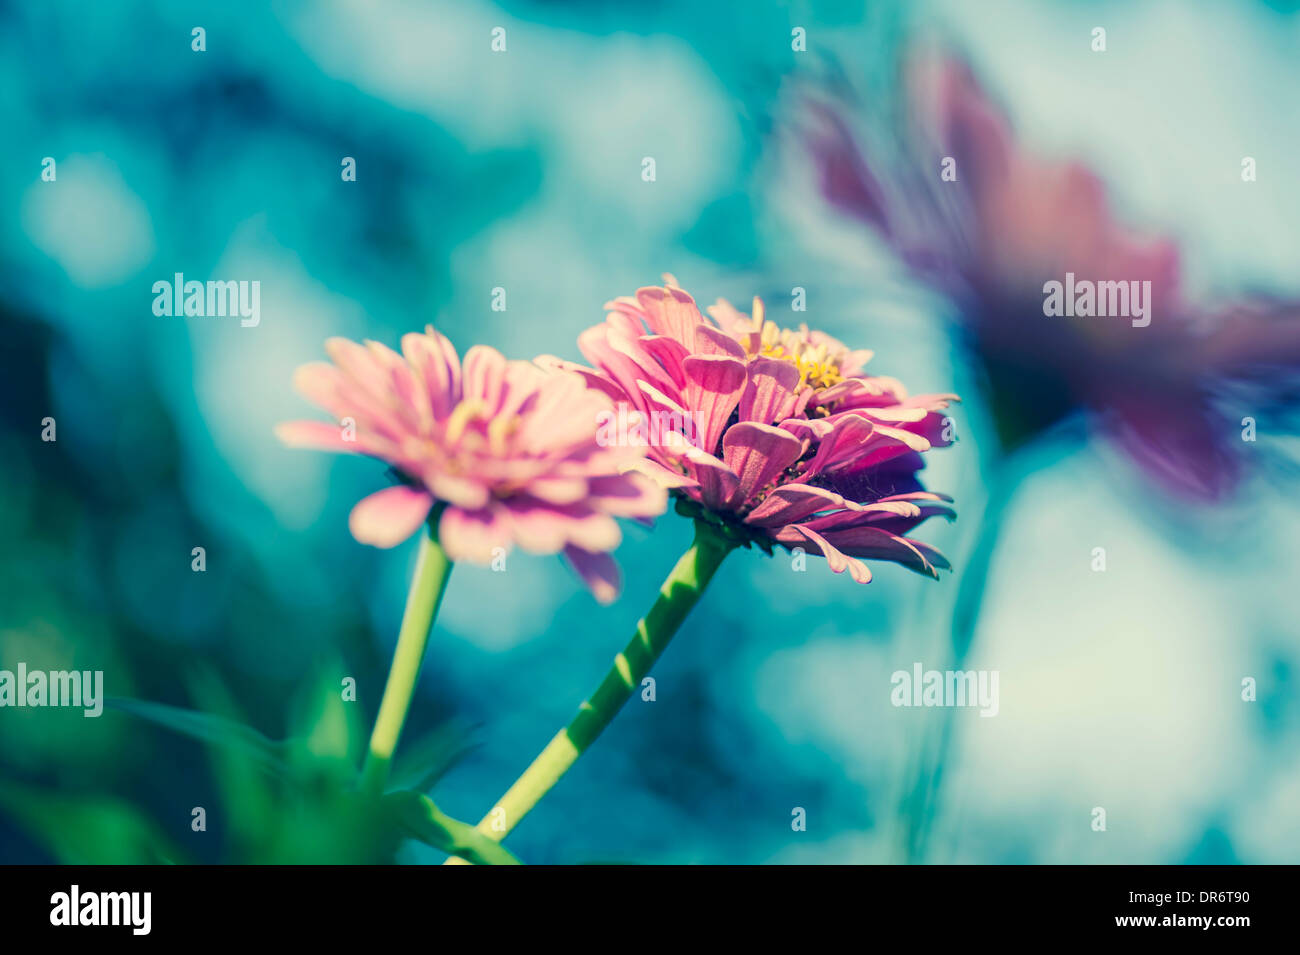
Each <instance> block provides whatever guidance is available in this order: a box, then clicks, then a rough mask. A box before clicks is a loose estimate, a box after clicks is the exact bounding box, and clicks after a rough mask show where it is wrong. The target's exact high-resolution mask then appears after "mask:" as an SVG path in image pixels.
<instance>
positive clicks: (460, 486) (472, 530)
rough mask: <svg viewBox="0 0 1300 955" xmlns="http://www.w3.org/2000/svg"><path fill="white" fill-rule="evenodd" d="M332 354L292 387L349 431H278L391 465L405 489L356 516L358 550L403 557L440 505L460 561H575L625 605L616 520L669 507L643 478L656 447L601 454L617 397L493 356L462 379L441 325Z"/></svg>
mask: <svg viewBox="0 0 1300 955" xmlns="http://www.w3.org/2000/svg"><path fill="white" fill-rule="evenodd" d="M325 349H326V351H327V352H328V353H329V356H330V358H331V359H333V363H332V364H331V363H329V362H315V363H312V364H309V365H305V366H303V367H302V368H300V369H299V370H298V372H297V374H296V376H295V378H294V383H295V385H296V386H297V388H298V390H299V391H301V392H302V393H303V394H304V395H305V396H306V397H307V398H308V399H310V400H311V401H313V402H314V403H315V404H317V405H319V406H321V407H322V408H324V409H325V410H326V411H328V412H329V413H330V414H332V415H333V416H334V418H335V419H336V420H337V421H339V422H340V423H341V425H342V426H340V425H334V424H327V423H325V422H320V421H297V422H291V423H288V424H283V425H280V426H279V427H278V428H277V429H276V433H277V434H278V435H279V437H280V439H281V440H283V441H284V442H285V443H286V444H288V445H291V446H293V447H310V448H319V449H323V450H327V451H341V452H347V453H359V454H365V455H369V456H370V457H374V458H378V459H380V460H381V461H386V462H388V463H389V464H390V465H392V467H393V469H394V470H395V471H396V472H397V475H398V477H399V479H400V481H401V483H399V484H397V485H396V486H394V487H390V488H386V489H385V490H382V491H379V492H377V493H375V494H372V495H370V496H369V497H367V498H365V499H364V500H362V501H361V502H360V503H358V504H357V505H356V507H355V508H354V509H353V511H352V515H351V518H350V520H349V522H348V523H349V526H350V527H351V529H352V534H353V536H354V537H356V539H357V540H359V541H361V542H362V543H365V544H372V545H374V546H376V547H393V546H395V545H397V544H399V543H401V542H402V541H403V540H405V539H406V538H408V537H409V536H410V535H411V534H413V533H415V532H416V530H418V529H419V527H420V526H421V525H422V524H423V523H424V522H425V520H426V519H427V518H428V517H429V514H430V511H431V510H433V509H434V506H435V504H439V505H440V511H439V513H438V516H437V521H438V540H439V543H440V544H441V546H442V547H443V549H444V550H445V551H446V552H447V555H448V557H450V558H451V559H452V560H467V561H471V562H474V563H479V564H485V563H488V562H490V561H491V560H492V558H493V557H494V556H495V554H494V552H497V553H504V552H506V551H508V550H509V549H510V547H511V546H512V545H515V544H518V545H519V546H520V547H521V548H523V549H524V550H525V551H527V552H529V553H534V554H554V553H557V552H563V554H564V556H565V557H566V558H567V559H568V561H569V562H570V564H572V566H573V567H574V569H575V570H576V571H577V572H578V573H579V575H581V577H582V579H583V581H584V582H585V583H586V584H587V586H588V587H589V588H590V589H591V591H592V593H593V594H594V595H595V596H596V598H597V599H598V600H600V601H601V602H609V601H610V600H613V599H614V597H615V596H617V594H618V589H619V575H618V567H617V565H616V564H615V563H614V560H613V558H612V557H610V556H609V554H608V553H607V552H608V551H610V550H612V549H613V548H615V547H616V546H618V543H619V541H620V539H621V536H622V535H621V531H620V530H619V527H618V523H617V522H616V521H615V518H616V517H631V518H637V519H641V520H648V519H650V518H653V517H654V516H656V515H658V514H660V513H661V512H662V511H663V509H664V507H665V506H666V503H667V495H666V494H665V492H664V491H663V490H662V489H661V488H659V487H658V486H657V485H655V484H654V483H653V482H652V481H650V480H648V479H647V478H645V477H644V476H642V475H640V474H637V473H635V472H634V471H632V469H633V468H634V467H635V466H636V465H637V464H638V463H639V462H640V461H641V460H643V458H644V455H645V449H644V448H637V447H614V446H611V447H601V446H600V445H599V444H598V443H597V441H596V426H597V420H598V418H599V417H600V415H601V413H602V412H608V411H609V410H610V409H611V408H612V404H611V402H610V401H609V399H608V398H607V397H606V396H605V395H603V394H602V393H600V392H599V391H594V390H591V389H589V388H587V387H586V385H585V384H584V382H583V380H582V378H581V377H580V376H578V375H574V374H571V373H567V372H565V371H563V370H560V369H557V368H554V367H552V368H549V369H546V368H542V367H541V366H539V365H537V364H532V363H529V362H523V361H507V360H506V359H505V358H504V357H502V355H501V353H500V352H498V351H496V350H495V349H492V348H487V347H484V346H481V345H477V346H475V347H473V348H471V349H470V350H469V351H468V352H466V353H465V362H464V366H463V367H462V365H461V361H460V359H459V357H458V356H457V355H456V350H455V349H454V348H453V347H452V344H451V342H449V341H448V340H447V339H446V338H444V337H443V336H442V335H440V334H438V332H436V331H434V329H433V328H432V327H431V326H430V327H429V328H427V329H426V331H425V333H424V334H417V333H412V334H408V335H405V336H403V337H402V354H400V355H399V354H397V353H396V352H394V351H393V350H392V349H390V348H387V347H386V346H384V345H381V344H379V343H378V342H366V343H365V344H364V345H359V344H357V343H355V342H351V341H348V340H347V339H343V338H331V339H330V340H329V341H327V342H326V343H325ZM497 548H501V550H500V551H496V549H497Z"/></svg>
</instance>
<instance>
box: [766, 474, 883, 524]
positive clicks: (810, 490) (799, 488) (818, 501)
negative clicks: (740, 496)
mask: <svg viewBox="0 0 1300 955" xmlns="http://www.w3.org/2000/svg"><path fill="white" fill-rule="evenodd" d="M844 507H850V508H855V509H856V508H857V507H858V505H856V504H854V503H853V502H852V501H846V500H845V499H844V498H842V497H841V496H840V495H838V494H836V493H835V492H834V491H828V490H826V489H825V488H820V487H812V486H810V485H807V484H784V485H782V486H781V487H778V488H775V489H774V490H773V491H772V493H771V494H769V495H768V496H767V497H765V498H764V499H763V503H761V504H759V505H758V507H756V508H754V509H753V510H752V511H750V512H749V515H748V516H747V517H746V518H745V523H746V524H753V525H754V526H756V527H780V526H782V525H783V524H793V523H794V522H795V521H801V520H803V519H804V518H806V517H808V516H809V515H811V514H816V513H817V512H818V511H829V510H833V509H837V508H844Z"/></svg>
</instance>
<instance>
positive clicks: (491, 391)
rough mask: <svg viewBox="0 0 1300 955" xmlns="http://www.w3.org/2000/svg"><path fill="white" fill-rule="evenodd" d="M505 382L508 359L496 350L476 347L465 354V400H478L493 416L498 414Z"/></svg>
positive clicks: (481, 346) (485, 346) (482, 346)
mask: <svg viewBox="0 0 1300 955" xmlns="http://www.w3.org/2000/svg"><path fill="white" fill-rule="evenodd" d="M505 380H506V359H505V356H504V355H502V354H501V353H500V352H499V351H497V350H496V349H495V348H489V347H488V346H487V345H475V346H474V347H473V348H471V349H470V350H469V351H467V352H466V353H465V371H464V385H463V388H464V397H465V398H478V399H479V400H480V401H482V402H483V403H484V404H486V405H487V407H488V410H489V412H490V413H491V414H496V413H497V411H499V410H500V408H501V401H502V397H503V394H504V385H505Z"/></svg>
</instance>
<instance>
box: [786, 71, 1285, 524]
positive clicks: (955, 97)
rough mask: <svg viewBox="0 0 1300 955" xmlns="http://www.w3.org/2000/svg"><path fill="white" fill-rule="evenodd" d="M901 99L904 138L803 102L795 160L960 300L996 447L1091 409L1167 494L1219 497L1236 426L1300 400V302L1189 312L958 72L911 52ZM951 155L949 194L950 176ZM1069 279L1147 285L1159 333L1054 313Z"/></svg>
mask: <svg viewBox="0 0 1300 955" xmlns="http://www.w3.org/2000/svg"><path fill="white" fill-rule="evenodd" d="M902 88H903V99H904V102H903V107H904V108H903V111H902V112H904V113H905V114H906V116H907V117H908V121H907V122H904V123H900V124H898V125H894V126H891V125H887V124H885V123H884V122H883V121H882V117H881V116H880V115H872V116H864V114H863V111H861V110H860V109H858V108H856V107H855V106H854V105H852V104H850V103H849V102H847V101H846V99H845V98H844V96H843V95H842V94H840V93H834V94H831V93H828V92H826V91H825V90H822V91H819V92H818V93H816V94H814V95H812V96H810V97H808V98H807V99H806V100H805V101H804V102H803V103H802V107H803V109H802V116H803V117H804V119H805V120H806V125H804V126H803V127H802V128H799V129H798V130H797V134H796V136H797V139H798V142H799V147H798V148H800V149H808V150H810V152H811V155H812V157H813V160H814V163H815V166H816V169H817V173H818V177H819V182H820V186H821V189H822V192H823V194H824V195H825V197H826V198H827V199H828V200H829V201H830V202H831V203H832V204H833V205H834V206H836V207H837V208H838V209H840V210H841V211H842V212H844V213H846V214H848V215H850V216H852V217H854V218H856V219H858V220H859V221H861V222H863V223H866V224H867V225H869V226H871V227H872V228H873V229H874V230H875V231H876V232H877V233H878V234H880V235H881V236H882V237H883V238H885V239H886V240H887V241H888V243H889V244H890V245H891V246H892V248H893V249H894V250H895V252H896V253H897V254H898V255H899V256H900V257H901V258H902V260H903V261H904V262H905V263H906V264H907V265H908V266H909V267H910V268H912V269H913V270H914V271H915V272H916V273H917V274H918V275H920V276H921V277H922V278H923V279H925V280H926V281H928V282H930V283H932V284H934V285H935V286H937V287H938V288H940V289H941V290H943V291H945V292H946V293H948V294H950V295H951V296H952V297H953V298H954V299H955V300H956V301H957V302H958V304H959V306H960V310H961V318H962V322H963V324H964V326H965V330H966V332H967V333H968V337H969V340H970V344H971V345H972V346H973V348H974V351H975V353H976V355H977V356H978V357H979V359H980V360H981V362H982V363H983V365H984V370H985V371H986V372H987V378H988V381H989V385H990V388H991V395H990V398H991V403H992V405H993V409H994V413H995V416H996V419H997V421H998V425H999V431H1000V434H1001V437H1002V439H1003V443H1004V445H1005V446H1006V447H1007V448H1008V449H1011V448H1014V447H1016V446H1018V445H1019V444H1021V443H1023V442H1025V441H1027V440H1030V439H1031V438H1033V437H1034V436H1035V435H1037V434H1039V433H1040V432H1042V431H1043V430H1045V429H1046V428H1048V427H1050V426H1051V425H1053V424H1055V423H1056V422H1058V421H1060V420H1062V419H1064V418H1065V417H1067V416H1068V415H1069V414H1070V413H1071V412H1073V411H1075V410H1077V409H1087V410H1088V411H1090V412H1092V418H1091V420H1092V422H1093V424H1094V425H1095V426H1097V427H1099V428H1101V429H1102V430H1104V431H1105V432H1107V433H1109V434H1110V435H1111V436H1113V437H1115V438H1117V439H1118V442H1119V443H1120V444H1121V445H1122V446H1123V447H1124V448H1126V449H1127V450H1128V452H1129V453H1130V454H1131V455H1132V456H1133V457H1135V458H1136V459H1137V460H1138V461H1139V462H1140V463H1141V464H1142V465H1144V466H1145V467H1146V468H1147V469H1148V470H1149V471H1151V472H1152V473H1154V474H1155V475H1156V476H1157V477H1159V478H1160V479H1162V480H1163V481H1164V483H1165V484H1167V485H1168V486H1170V487H1172V488H1174V489H1176V490H1179V491H1182V492H1184V493H1185V494H1188V495H1190V496H1194V497H1200V498H1205V499H1216V498H1219V497H1221V496H1223V495H1224V494H1225V493H1226V492H1228V491H1229V490H1230V489H1231V488H1232V487H1233V486H1234V485H1235V484H1236V483H1237V480H1238V478H1239V475H1240V471H1241V469H1242V463H1243V455H1242V452H1243V450H1244V448H1245V447H1246V445H1245V443H1244V442H1243V441H1242V440H1241V435H1240V424H1239V423H1238V422H1239V420H1240V418H1241V417H1242V416H1243V415H1255V414H1260V413H1265V412H1271V411H1274V410H1277V409H1279V408H1282V407H1286V406H1288V405H1290V404H1292V403H1294V402H1295V401H1296V399H1297V397H1300V394H1298V385H1300V303H1296V302H1279V301H1264V300H1260V301H1255V302H1245V303H1238V304H1231V305H1228V306H1224V307H1221V308H1218V309H1214V310H1209V309H1206V308H1204V307H1201V306H1198V305H1196V304H1193V303H1190V302H1188V301H1186V300H1185V298H1184V297H1183V294H1182V290H1181V288H1180V284H1179V255H1178V249H1177V247H1176V245H1175V244H1174V243H1173V242H1172V241H1171V240H1169V239H1167V238H1163V237H1148V236H1141V235H1138V234H1135V233H1133V232H1131V231H1129V230H1128V229H1126V228H1125V227H1124V226H1122V225H1121V224H1120V223H1119V222H1118V221H1117V220H1116V219H1115V218H1114V216H1113V214H1112V212H1111V210H1110V207H1109V205H1108V203H1107V200H1106V194H1105V189H1104V187H1103V185H1102V183H1101V182H1100V180H1099V179H1098V178H1097V177H1096V176H1095V175H1094V174H1093V173H1092V172H1090V171H1089V170H1088V169H1087V168H1085V167H1084V166H1082V165H1080V164H1078V163H1075V162H1051V161H1047V160H1044V159H1041V158H1039V157H1037V156H1035V155H1032V154H1030V153H1029V152H1027V151H1026V150H1024V149H1023V148H1021V147H1020V145H1019V144H1018V143H1017V142H1016V140H1015V138H1014V135H1013V133H1012V130H1011V127H1010V124H1009V123H1008V121H1007V119H1006V118H1005V117H1004V116H1003V115H1002V113H1001V112H1000V111H999V110H998V109H997V107H996V106H995V105H994V104H993V103H992V102H991V101H990V100H989V99H988V97H987V96H986V95H985V94H984V91H983V90H982V89H981V88H980V86H979V85H978V83H977V82H976V80H975V78H974V77H973V75H972V74H971V72H970V70H969V69H968V68H967V67H966V66H965V65H964V64H962V63H960V62H958V61H956V60H954V59H951V58H948V57H945V56H943V55H940V54H935V53H932V52H926V53H923V54H920V55H916V56H914V57H912V58H911V59H910V60H909V61H908V62H907V63H906V64H905V68H904V71H903V84H902ZM796 125H797V124H796ZM947 158H951V159H952V160H955V166H954V167H952V168H953V171H954V172H955V174H956V179H955V181H944V180H942V179H941V177H940V171H941V169H942V168H943V163H944V161H945V159H947ZM1066 272H1072V273H1074V275H1075V276H1076V277H1077V278H1078V279H1079V280H1088V281H1092V282H1099V281H1133V280H1142V281H1149V282H1150V283H1151V286H1150V288H1151V301H1150V302H1149V303H1148V307H1151V322H1150V325H1149V326H1148V327H1134V326H1133V325H1132V324H1131V323H1130V322H1128V321H1123V320H1118V319H1115V318H1063V317H1047V316H1045V314H1044V304H1043V303H1044V283H1045V282H1049V281H1053V280H1055V281H1060V280H1061V279H1062V278H1063V277H1064V275H1065V273H1066ZM1152 303H1154V304H1153V306H1152Z"/></svg>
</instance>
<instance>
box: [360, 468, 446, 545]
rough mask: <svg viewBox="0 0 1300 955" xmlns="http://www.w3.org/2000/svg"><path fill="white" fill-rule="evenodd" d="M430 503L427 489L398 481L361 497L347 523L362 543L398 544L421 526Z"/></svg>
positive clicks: (427, 514)
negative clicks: (409, 485) (392, 485)
mask: <svg viewBox="0 0 1300 955" xmlns="http://www.w3.org/2000/svg"><path fill="white" fill-rule="evenodd" d="M431 507H433V495H431V494H430V493H429V492H428V491H425V490H423V489H420V488H413V487H407V486H406V485H405V484H398V485H396V486H394V487H389V488H384V490H382V491H376V492H375V493H374V494H371V495H370V496H369V497H365V498H362V499H361V500H360V501H359V502H358V503H357V506H356V507H354V508H352V513H351V515H349V517H348V527H349V529H350V530H351V531H352V536H353V537H355V538H356V539H357V540H359V541H360V542H361V543H363V544H369V545H371V546H372V547H396V546H397V545H398V544H400V543H401V542H402V541H404V540H406V539H407V538H408V537H410V536H411V535H412V534H414V533H415V532H416V531H417V530H419V528H420V525H421V524H423V523H424V520H425V518H427V517H428V516H429V509H430V508H431Z"/></svg>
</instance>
